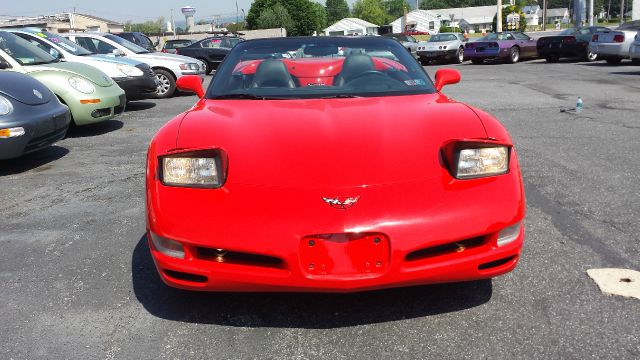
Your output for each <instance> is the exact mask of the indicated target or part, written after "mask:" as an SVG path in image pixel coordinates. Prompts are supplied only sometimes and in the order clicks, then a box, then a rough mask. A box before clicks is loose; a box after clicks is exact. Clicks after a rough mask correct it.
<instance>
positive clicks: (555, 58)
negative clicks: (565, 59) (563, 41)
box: [544, 56, 560, 62]
mask: <svg viewBox="0 0 640 360" xmlns="http://www.w3.org/2000/svg"><path fill="white" fill-rule="evenodd" d="M544 59H545V60H547V62H558V60H560V58H559V57H557V56H548V57H546V58H544Z"/></svg>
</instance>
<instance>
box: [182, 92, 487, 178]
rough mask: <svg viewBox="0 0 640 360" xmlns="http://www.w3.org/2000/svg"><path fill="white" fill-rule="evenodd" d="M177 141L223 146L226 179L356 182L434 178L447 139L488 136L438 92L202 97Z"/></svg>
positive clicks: (469, 113)
mask: <svg viewBox="0 0 640 360" xmlns="http://www.w3.org/2000/svg"><path fill="white" fill-rule="evenodd" d="M194 109H195V110H194V111H190V112H189V113H187V114H186V115H185V117H184V119H183V121H182V124H181V126H180V130H179V134H180V135H179V137H178V139H177V142H176V145H177V148H179V149H185V150H186V149H210V148H221V149H222V150H224V152H225V153H226V154H227V156H228V163H229V170H228V173H229V175H228V178H227V182H234V183H242V184H261V185H267V186H269V185H270V186H285V187H331V188H339V187H357V186H369V185H376V184H387V183H394V182H404V181H414V180H418V179H426V178H432V177H434V176H438V175H439V174H441V173H442V171H441V168H442V166H443V164H442V159H441V155H440V154H441V152H440V149H441V147H442V145H443V144H444V143H445V142H447V141H449V140H451V139H479V138H486V136H487V135H486V132H485V130H484V127H483V125H482V122H481V121H480V119H479V118H478V116H477V115H476V114H475V113H474V112H473V111H472V110H471V109H470V108H469V107H468V106H466V105H464V104H461V103H457V102H453V101H450V100H449V99H447V98H446V97H444V96H442V95H439V94H432V95H412V96H389V97H376V98H356V99H330V100H327V99H324V100H319V99H312V100H206V101H201V102H200V103H199V105H198V106H197V107H196V108H194Z"/></svg>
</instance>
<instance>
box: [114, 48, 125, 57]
mask: <svg viewBox="0 0 640 360" xmlns="http://www.w3.org/2000/svg"><path fill="white" fill-rule="evenodd" d="M111 53H112V54H113V55H115V56H124V55H125V54H124V51H122V50H120V49H113V51H112V52H111Z"/></svg>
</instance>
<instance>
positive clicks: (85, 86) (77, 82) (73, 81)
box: [69, 76, 96, 94]
mask: <svg viewBox="0 0 640 360" xmlns="http://www.w3.org/2000/svg"><path fill="white" fill-rule="evenodd" d="M69 85H71V87H72V88H74V89H76V90H78V91H80V92H81V93H84V94H91V93H93V92H94V91H96V88H95V87H93V84H91V83H90V82H89V81H87V80H85V79H83V78H80V77H77V76H72V77H70V78H69Z"/></svg>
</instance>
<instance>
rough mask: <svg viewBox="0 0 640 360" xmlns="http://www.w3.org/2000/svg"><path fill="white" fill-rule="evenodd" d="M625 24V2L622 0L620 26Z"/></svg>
mask: <svg viewBox="0 0 640 360" xmlns="http://www.w3.org/2000/svg"><path fill="white" fill-rule="evenodd" d="M623 23H624V0H620V25H622V24H623Z"/></svg>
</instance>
